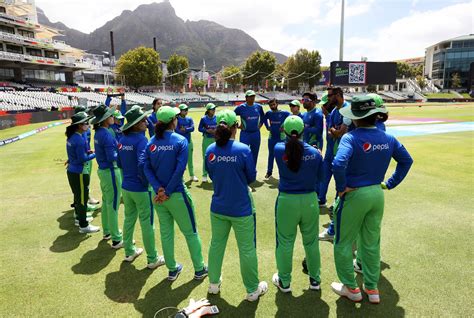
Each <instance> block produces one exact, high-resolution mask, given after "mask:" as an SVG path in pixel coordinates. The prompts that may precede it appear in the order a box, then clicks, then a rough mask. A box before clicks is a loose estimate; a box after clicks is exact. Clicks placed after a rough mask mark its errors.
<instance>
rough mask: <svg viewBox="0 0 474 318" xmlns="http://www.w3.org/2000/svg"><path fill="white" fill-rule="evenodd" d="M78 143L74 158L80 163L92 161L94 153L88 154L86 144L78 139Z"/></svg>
mask: <svg viewBox="0 0 474 318" xmlns="http://www.w3.org/2000/svg"><path fill="white" fill-rule="evenodd" d="M80 138H81V139H80V142H78V143H76V145H75V150H76V158H77V160H78V161H79V162H80V163H84V162H86V161H89V160H92V159H94V158H95V153H92V154H88V153H87V142H86V141H85V140H84V139H83V137H82V136H81V137H80Z"/></svg>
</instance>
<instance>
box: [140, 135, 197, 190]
mask: <svg viewBox="0 0 474 318" xmlns="http://www.w3.org/2000/svg"><path fill="white" fill-rule="evenodd" d="M144 160H145V164H144V171H145V175H146V177H147V179H148V182H149V183H150V184H151V186H152V187H153V190H155V192H156V193H158V189H159V188H164V189H165V194H166V195H167V196H170V195H171V194H173V193H175V192H184V184H183V174H184V170H185V169H186V164H187V163H188V141H187V140H186V138H184V137H183V136H181V135H179V134H177V133H175V132H171V131H165V133H164V134H163V138H161V139H158V138H156V136H153V137H152V138H151V139H150V141H149V142H148V144H147V146H146V149H145V157H144Z"/></svg>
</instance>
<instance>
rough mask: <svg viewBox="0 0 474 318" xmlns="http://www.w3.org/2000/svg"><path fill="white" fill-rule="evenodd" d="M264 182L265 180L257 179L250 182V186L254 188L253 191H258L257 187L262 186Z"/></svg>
mask: <svg viewBox="0 0 474 318" xmlns="http://www.w3.org/2000/svg"><path fill="white" fill-rule="evenodd" d="M264 184H265V183H264V182H262V181H258V180H256V181H254V182H252V183H251V184H249V187H250V189H252V192H256V191H257V188H260V187H261V186H263V185H264Z"/></svg>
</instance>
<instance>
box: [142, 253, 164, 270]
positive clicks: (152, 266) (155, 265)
mask: <svg viewBox="0 0 474 318" xmlns="http://www.w3.org/2000/svg"><path fill="white" fill-rule="evenodd" d="M163 265H165V259H164V258H163V256H158V260H157V261H156V262H155V263H151V264H148V265H147V266H146V267H147V268H149V269H157V268H158V267H160V266H163Z"/></svg>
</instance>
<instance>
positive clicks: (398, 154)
mask: <svg viewBox="0 0 474 318" xmlns="http://www.w3.org/2000/svg"><path fill="white" fill-rule="evenodd" d="M393 139H394V151H393V154H392V158H393V159H395V161H396V162H397V167H396V168H395V172H394V173H393V175H392V176H391V177H390V178H389V179H388V180H387V182H386V183H385V184H386V185H387V188H388V189H393V188H395V187H396V186H397V185H399V184H400V182H402V181H403V179H404V178H405V177H406V175H407V174H408V171H409V170H410V168H411V165H412V164H413V159H412V157H411V156H410V154H409V153H408V151H407V150H406V149H405V147H404V146H403V145H402V144H401V143H400V142H399V141H398V140H397V139H395V138H393Z"/></svg>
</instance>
